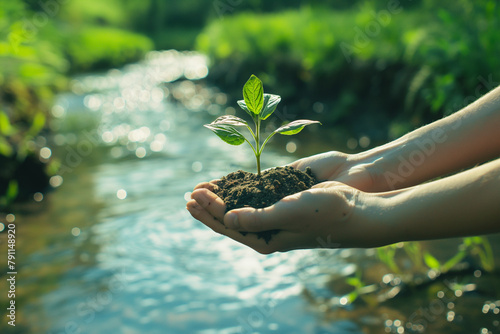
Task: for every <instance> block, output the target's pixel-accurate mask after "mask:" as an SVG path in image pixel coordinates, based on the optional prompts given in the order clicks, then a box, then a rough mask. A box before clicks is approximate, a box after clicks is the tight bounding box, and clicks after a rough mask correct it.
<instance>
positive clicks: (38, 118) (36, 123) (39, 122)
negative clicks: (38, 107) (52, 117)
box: [28, 112, 45, 136]
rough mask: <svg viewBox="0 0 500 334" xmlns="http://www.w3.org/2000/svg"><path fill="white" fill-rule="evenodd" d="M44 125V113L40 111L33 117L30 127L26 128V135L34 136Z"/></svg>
mask: <svg viewBox="0 0 500 334" xmlns="http://www.w3.org/2000/svg"><path fill="white" fill-rule="evenodd" d="M44 125H45V115H44V114H43V113H42V112H39V113H37V114H36V115H35V117H33V123H31V127H30V129H29V130H28V135H31V136H36V135H37V134H38V133H39V132H40V131H42V129H43V127H44Z"/></svg>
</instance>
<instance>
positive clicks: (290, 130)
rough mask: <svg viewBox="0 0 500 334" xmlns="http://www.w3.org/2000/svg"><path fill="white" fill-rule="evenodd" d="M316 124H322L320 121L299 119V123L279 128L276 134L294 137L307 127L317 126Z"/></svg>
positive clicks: (295, 122)
mask: <svg viewBox="0 0 500 334" xmlns="http://www.w3.org/2000/svg"><path fill="white" fill-rule="evenodd" d="M316 123H319V124H321V123H320V122H318V121H310V120H308V119H299V120H297V121H293V122H290V123H288V124H286V125H283V126H281V127H279V128H278V129H276V130H275V131H274V132H275V133H279V134H282V135H287V136H291V135H294V134H296V133H299V132H300V131H302V129H303V128H304V127H305V126H307V125H311V124H316Z"/></svg>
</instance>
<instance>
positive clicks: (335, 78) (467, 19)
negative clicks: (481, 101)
mask: <svg viewBox="0 0 500 334" xmlns="http://www.w3.org/2000/svg"><path fill="white" fill-rule="evenodd" d="M384 6H385V8H384ZM384 6H381V5H380V3H379V4H377V5H376V4H375V3H374V2H371V1H365V2H363V3H362V5H361V6H360V7H359V8H356V9H355V10H352V9H347V10H341V11H340V10H336V11H334V10H331V9H328V8H321V9H317V8H315V7H303V8H301V9H299V10H288V11H285V12H277V13H271V14H254V13H240V14H237V15H234V16H229V17H225V18H224V20H214V21H212V22H211V24H209V25H208V26H207V27H206V28H205V29H204V31H203V32H202V33H201V34H200V35H199V36H198V39H197V48H198V50H200V51H202V52H205V53H207V54H208V55H209V56H210V58H211V59H212V63H213V65H212V68H211V78H212V80H213V81H214V82H215V83H216V84H218V85H220V86H225V87H224V88H225V89H227V91H228V92H229V93H232V94H233V95H235V92H234V91H230V87H234V85H235V83H236V82H238V81H239V80H242V78H244V77H246V76H248V74H249V72H254V73H256V74H257V75H259V76H261V77H262V78H264V79H265V80H266V81H267V82H268V83H269V86H270V87H271V89H275V88H277V87H278V86H279V87H280V89H281V91H282V92H283V94H282V96H283V98H284V99H286V100H287V101H290V103H291V104H292V106H290V107H289V111H290V112H291V113H292V114H296V115H297V116H299V117H307V116H308V113H310V112H311V110H313V107H312V106H313V105H314V104H315V103H316V102H321V104H322V105H324V108H323V114H322V115H321V116H322V121H323V122H324V123H326V124H327V125H332V124H336V125H339V126H344V127H349V128H350V129H351V130H352V131H353V132H355V133H356V134H357V135H358V136H360V135H363V134H368V135H369V136H370V137H371V138H373V139H374V140H372V142H377V141H386V140H387V139H390V138H392V137H397V136H400V135H401V134H403V133H404V132H406V131H408V130H411V129H412V128H414V127H416V126H419V125H421V124H424V123H427V122H429V121H432V120H434V119H437V118H439V117H441V116H442V115H443V114H447V113H451V112H453V111H456V110H458V109H460V108H461V107H463V106H464V105H466V104H467V103H470V102H472V101H473V100H475V99H476V98H478V97H479V96H480V94H484V93H486V92H487V91H489V90H491V89H492V88H493V87H494V86H495V82H498V81H499V78H500V70H499V68H500V58H498V57H497V53H498V45H500V41H499V38H500V36H499V35H498V33H497V31H498V30H499V29H500V21H499V20H498V19H497V18H498V17H499V15H500V6H498V4H496V3H495V2H494V1H478V2H472V1H465V0H462V1H460V5H456V3H455V2H453V3H451V2H440V3H439V4H433V3H430V2H427V1H423V2H420V3H419V4H418V5H417V4H412V7H409V6H408V5H407V4H406V3H405V2H400V7H399V8H398V9H397V10H395V11H394V12H393V13H391V12H389V10H388V9H387V4H386V3H384ZM377 15H378V16H377ZM381 15H386V16H385V18H384V16H381ZM377 17H378V18H377ZM296 91H300V92H302V93H303V94H301V96H300V97H298V96H297V94H295V92H296Z"/></svg>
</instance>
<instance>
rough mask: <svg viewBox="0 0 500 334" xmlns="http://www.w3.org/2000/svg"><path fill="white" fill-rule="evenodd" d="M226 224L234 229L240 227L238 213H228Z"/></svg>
mask: <svg viewBox="0 0 500 334" xmlns="http://www.w3.org/2000/svg"><path fill="white" fill-rule="evenodd" d="M225 221H226V224H227V225H226V226H227V227H228V228H231V229H233V230H237V229H239V228H240V222H239V221H238V215H237V214H236V213H232V212H229V213H227V214H226V219H225Z"/></svg>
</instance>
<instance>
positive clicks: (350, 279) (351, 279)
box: [345, 277, 363, 287]
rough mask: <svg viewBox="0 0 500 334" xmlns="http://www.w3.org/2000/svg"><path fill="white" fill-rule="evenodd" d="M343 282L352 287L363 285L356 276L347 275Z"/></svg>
mask: <svg viewBox="0 0 500 334" xmlns="http://www.w3.org/2000/svg"><path fill="white" fill-rule="evenodd" d="M345 282H346V283H347V284H349V285H351V286H354V287H360V286H362V285H363V282H361V280H360V279H359V278H358V277H348V278H346V279H345Z"/></svg>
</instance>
